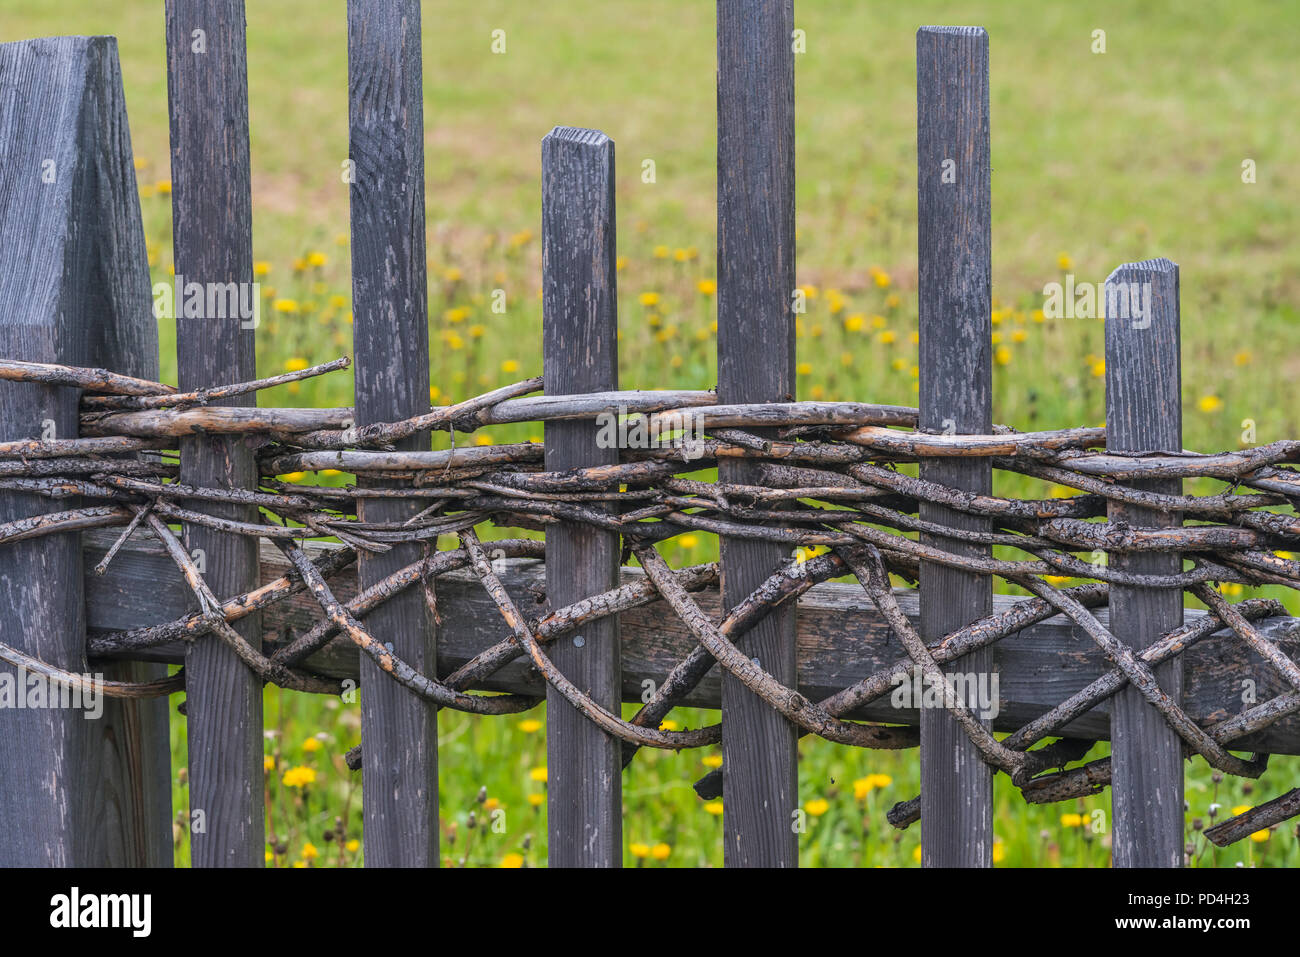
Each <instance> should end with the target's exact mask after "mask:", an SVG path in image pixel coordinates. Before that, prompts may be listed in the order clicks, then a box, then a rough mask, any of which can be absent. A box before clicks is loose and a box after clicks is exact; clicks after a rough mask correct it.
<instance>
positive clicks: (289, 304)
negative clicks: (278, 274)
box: [271, 299, 298, 313]
mask: <svg viewBox="0 0 1300 957" xmlns="http://www.w3.org/2000/svg"><path fill="white" fill-rule="evenodd" d="M271 308H272V309H274V310H275V311H276V312H285V313H295V312H297V311H298V300H296V299H277V300H275V302H273V303H271Z"/></svg>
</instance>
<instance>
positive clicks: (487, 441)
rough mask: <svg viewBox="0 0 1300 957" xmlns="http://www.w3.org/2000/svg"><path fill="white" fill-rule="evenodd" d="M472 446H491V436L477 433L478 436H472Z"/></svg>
mask: <svg viewBox="0 0 1300 957" xmlns="http://www.w3.org/2000/svg"><path fill="white" fill-rule="evenodd" d="M474 444H475V445H491V444H492V436H490V435H487V434H486V433H479V434H478V435H476V436H474Z"/></svg>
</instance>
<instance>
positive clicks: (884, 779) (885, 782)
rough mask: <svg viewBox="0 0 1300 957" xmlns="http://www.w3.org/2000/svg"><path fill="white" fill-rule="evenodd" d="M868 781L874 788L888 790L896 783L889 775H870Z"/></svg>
mask: <svg viewBox="0 0 1300 957" xmlns="http://www.w3.org/2000/svg"><path fill="white" fill-rule="evenodd" d="M867 780H868V781H870V782H871V784H872V786H873V787H878V788H887V787H889V786H890V785H891V784H893V783H894V779H893V778H891V777H890V776H889V775H888V774H868V775H867Z"/></svg>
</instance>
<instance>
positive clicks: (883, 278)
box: [874, 270, 891, 289]
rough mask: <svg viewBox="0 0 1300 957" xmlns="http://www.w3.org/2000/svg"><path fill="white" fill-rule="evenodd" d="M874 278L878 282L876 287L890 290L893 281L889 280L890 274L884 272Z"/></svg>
mask: <svg viewBox="0 0 1300 957" xmlns="http://www.w3.org/2000/svg"><path fill="white" fill-rule="evenodd" d="M874 278H875V280H876V285H877V286H879V287H880V288H881V289H888V288H889V283H890V281H891V280H890V278H889V273H887V272H884V271H883V270H882V271H881V272H878V273H876V275H875V277H874Z"/></svg>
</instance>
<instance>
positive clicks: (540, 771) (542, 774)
mask: <svg viewBox="0 0 1300 957" xmlns="http://www.w3.org/2000/svg"><path fill="white" fill-rule="evenodd" d="M528 776H529V777H530V778H531V779H532V780H534V781H536V782H538V783H539V784H545V783H546V768H545V767H540V768H533V769H532V770H531V771H529V772H528Z"/></svg>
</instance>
